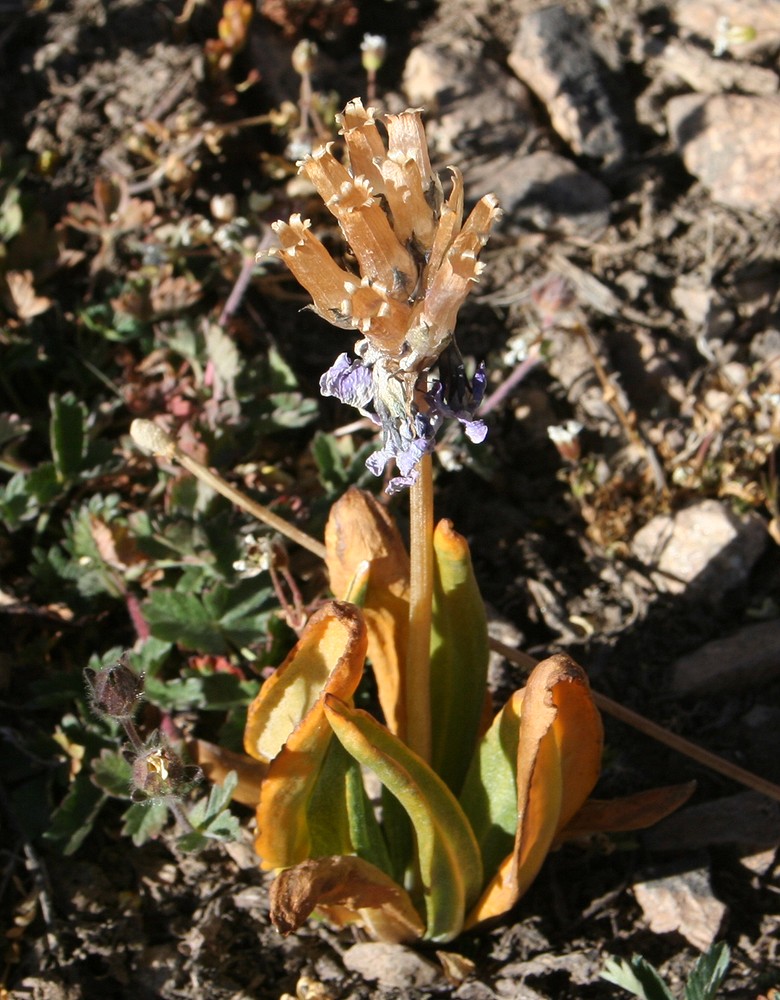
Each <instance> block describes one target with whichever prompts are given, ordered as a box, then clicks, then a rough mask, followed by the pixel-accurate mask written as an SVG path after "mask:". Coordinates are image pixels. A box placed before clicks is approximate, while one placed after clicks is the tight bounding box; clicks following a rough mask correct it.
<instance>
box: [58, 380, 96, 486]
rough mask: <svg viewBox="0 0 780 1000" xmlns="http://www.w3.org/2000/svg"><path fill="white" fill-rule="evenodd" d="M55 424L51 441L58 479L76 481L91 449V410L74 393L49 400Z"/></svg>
mask: <svg viewBox="0 0 780 1000" xmlns="http://www.w3.org/2000/svg"><path fill="white" fill-rule="evenodd" d="M49 407H50V408H51V422H50V424H49V438H50V442H51V454H52V458H53V459H54V467H55V469H56V471H57V478H58V479H59V480H60V481H61V482H67V481H68V480H70V479H73V478H74V477H75V476H76V474H77V473H78V472H79V471H80V470H81V463H82V460H83V458H84V454H85V452H86V445H87V434H86V430H87V408H86V406H84V404H83V403H81V402H79V401H78V400H77V399H76V397H75V396H74V395H73V393H71V392H68V393H65V395H64V396H57V395H56V393H52V394H51V395H50V396H49Z"/></svg>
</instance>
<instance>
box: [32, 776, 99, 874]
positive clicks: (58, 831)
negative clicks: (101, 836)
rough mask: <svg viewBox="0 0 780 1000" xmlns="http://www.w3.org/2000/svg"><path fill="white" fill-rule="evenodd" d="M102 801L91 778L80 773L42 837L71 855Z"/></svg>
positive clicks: (92, 823) (88, 830)
mask: <svg viewBox="0 0 780 1000" xmlns="http://www.w3.org/2000/svg"><path fill="white" fill-rule="evenodd" d="M106 798H107V796H106V794H105V792H103V791H102V790H101V789H99V788H98V787H97V786H96V785H94V784H93V783H92V781H91V776H90V775H89V774H88V773H87V772H86V771H82V772H81V773H80V774H78V775H77V776H76V778H75V779H74V780H73V784H72V785H71V786H70V790H69V791H68V794H67V795H66V796H65V798H64V799H63V800H62V802H61V803H60V805H59V808H58V809H57V810H56V811H55V812H54V814H53V815H52V824H51V826H50V827H49V829H48V830H47V831H46V833H45V834H44V838H45V839H46V840H49V841H52V842H53V843H55V844H57V845H59V847H60V849H61V850H62V853H63V854H68V855H70V854H73V853H74V852H75V851H77V850H78V849H79V847H81V845H82V843H83V842H84V840H85V839H86V837H87V836H88V835H89V833H90V832H91V831H92V827H93V826H94V824H95V820H96V819H97V816H98V813H99V812H100V810H101V808H102V807H103V803H104V802H105V801H106Z"/></svg>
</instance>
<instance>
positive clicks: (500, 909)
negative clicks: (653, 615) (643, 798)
mask: <svg viewBox="0 0 780 1000" xmlns="http://www.w3.org/2000/svg"><path fill="white" fill-rule="evenodd" d="M602 746H603V730H602V725H601V717H600V716H599V713H598V710H597V709H596V707H595V705H594V704H593V699H592V697H591V693H590V686H589V684H588V680H587V677H586V676H585V672H584V671H583V670H582V668H581V667H579V666H578V665H577V664H576V663H575V662H574V661H573V660H572V659H571V658H570V657H568V656H565V655H564V654H558V655H556V656H551V657H549V658H548V659H546V660H543V661H542V662H541V663H539V664H538V665H537V666H536V667H535V668H534V670H533V671H532V673H531V675H530V677H529V678H528V684H527V685H526V687H525V689H524V694H523V703H522V717H521V721H520V730H519V736H518V747H517V816H518V822H517V832H516V834H515V844H514V850H513V851H512V853H511V854H510V855H509V856H508V857H507V858H506V859H505V860H504V861H503V862H502V864H501V865H500V867H499V870H498V872H497V874H496V875H495V877H494V878H493V879H492V880H491V882H490V883H489V884H488V886H487V888H486V889H485V891H484V893H483V895H482V897H481V899H480V900H479V902H478V903H477V905H476V906H475V907H474V909H473V910H472V911H471V913H470V914H469V917H468V921H467V926H473V925H474V924H477V923H479V922H480V921H482V920H487V919H489V918H490V917H494V916H498V915H499V914H502V913H505V912H506V911H507V910H509V909H511V907H512V906H514V904H515V903H516V902H517V901H518V899H520V897H521V896H522V895H523V894H524V893H525V892H526V890H527V889H528V887H529V886H530V884H531V882H532V881H533V880H534V878H535V877H536V875H537V874H538V872H539V869H540V868H541V866H542V863H543V861H544V859H545V857H546V856H547V853H548V852H549V850H550V848H551V846H552V845H553V842H554V841H555V838H556V835H557V833H558V832H559V831H560V830H561V829H562V828H563V827H565V826H566V824H567V823H568V822H569V821H570V820H571V819H572V817H573V816H574V815H575V813H577V811H578V810H579V809H580V808H581V806H582V805H583V803H584V802H585V800H586V799H587V797H588V795H589V794H590V792H591V790H592V789H593V786H594V785H595V784H596V780H597V779H598V775H599V770H600V765H601V752H602Z"/></svg>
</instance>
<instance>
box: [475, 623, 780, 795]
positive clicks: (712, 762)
mask: <svg viewBox="0 0 780 1000" xmlns="http://www.w3.org/2000/svg"><path fill="white" fill-rule="evenodd" d="M490 648H491V649H492V650H494V651H495V652H497V653H500V654H501V655H502V656H503V657H505V658H506V659H507V660H509V662H510V663H514V664H516V665H517V666H519V667H522V668H523V669H526V670H530V669H531V668H532V667H534V666H536V663H537V660H536V659H534V657H533V656H529V655H528V654H527V653H521V652H520V651H519V650H516V649H512V648H511V646H506V645H504V643H503V642H499V641H498V640H497V639H490ZM591 693H592V695H593V701H594V702H595V703H596V705H597V706H598V708H599V709H600V710H601V711H602V712H605V713H606V714H607V715H611V716H612V718H613V719H619V720H620V721H621V722H625V723H626V724H627V725H629V726H631V727H632V728H633V729H636V730H638V731H639V732H640V733H644V735H645V736H649V737H650V739H653V740H655V741H656V742H658V743H663V744H664V746H668V747H671V749H672V750H676V751H677V752H678V753H681V754H684V755H685V756H686V757H690V758H691V760H695V761H696V762H697V763H699V764H703V765H704V766H705V767H708V768H709V769H710V770H711V771H716V772H717V773H718V774H722V775H724V777H726V778H731V780H732V781H736V782H738V783H739V784H740V785H745V787H746V788H752V789H753V790H754V791H756V792H761V794H762V795H766V796H767V797H768V798H770V799H775V800H776V801H777V802H780V785H776V784H775V783H774V782H772V781H769V780H768V779H767V778H762V777H761V776H760V775H758V774H753V772H752V771H747V770H746V769H745V768H744V767H740V766H739V765H738V764H733V763H732V762H731V761H730V760H726V759H725V758H724V757H719V756H718V754H715V753H711V752H710V751H709V750H705V749H704V747H700V746H699V745H698V744H696V743H692V742H691V741H690V740H687V739H685V737H684V736H679V735H678V734H677V733H673V732H671V731H670V730H668V729H666V728H664V726H661V725H659V724H658V723H657V722H653V721H652V720H651V719H647V718H645V716H644V715H640V714H639V712H635V711H633V709H630V708H626V707H625V705H621V704H620V702H618V701H614V700H613V699H612V698H608V697H607V696H606V695H605V694H600V693H599V692H598V691H593V689H591Z"/></svg>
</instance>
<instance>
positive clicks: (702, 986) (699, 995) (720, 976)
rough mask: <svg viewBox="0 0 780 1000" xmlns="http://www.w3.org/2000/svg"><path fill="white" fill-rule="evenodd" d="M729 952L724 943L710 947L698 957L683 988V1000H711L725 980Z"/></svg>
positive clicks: (729, 957)
mask: <svg viewBox="0 0 780 1000" xmlns="http://www.w3.org/2000/svg"><path fill="white" fill-rule="evenodd" d="M730 960H731V952H730V951H729V946H728V945H727V944H726V942H725V941H721V942H720V943H719V944H713V945H711V946H710V949H709V951H707V952H706V953H705V954H704V955H701V956H700V957H699V960H698V961H697V963H696V965H695V966H694V967H693V971H692V972H691V974H690V976H689V977H688V982H687V984H686V986H685V1000H713V998H714V997H715V996H716V994H717V992H718V989H719V987H720V984H721V983H722V982H723V980H724V979H725V978H726V973H727V972H728V968H729V962H730Z"/></svg>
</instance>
